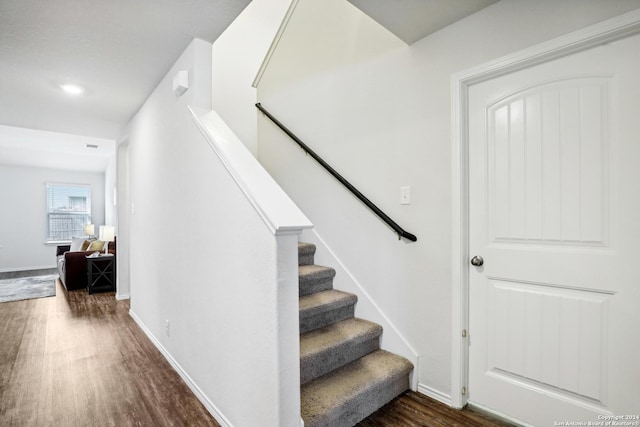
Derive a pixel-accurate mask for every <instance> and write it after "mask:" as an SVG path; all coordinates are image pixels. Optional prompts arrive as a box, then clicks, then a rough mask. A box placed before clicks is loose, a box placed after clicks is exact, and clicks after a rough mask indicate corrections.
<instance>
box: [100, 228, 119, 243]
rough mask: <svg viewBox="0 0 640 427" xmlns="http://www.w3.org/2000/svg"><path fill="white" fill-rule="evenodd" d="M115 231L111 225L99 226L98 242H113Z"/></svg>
mask: <svg viewBox="0 0 640 427" xmlns="http://www.w3.org/2000/svg"><path fill="white" fill-rule="evenodd" d="M115 234H116V230H115V227H114V226H112V225H101V226H100V236H99V237H98V240H102V241H103V242H113V241H114V240H115Z"/></svg>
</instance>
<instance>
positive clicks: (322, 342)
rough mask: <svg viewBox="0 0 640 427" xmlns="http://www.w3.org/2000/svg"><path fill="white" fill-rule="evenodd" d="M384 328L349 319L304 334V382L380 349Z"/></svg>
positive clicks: (301, 347) (302, 353)
mask: <svg viewBox="0 0 640 427" xmlns="http://www.w3.org/2000/svg"><path fill="white" fill-rule="evenodd" d="M381 334H382V327H381V326H380V325H378V324H376V323H373V322H369V321H368V320H363V319H356V318H351V319H346V320H343V321H341V322H338V323H333V324H331V325H329V326H325V327H324V328H320V329H316V330H314V331H311V332H308V333H306V334H302V335H301V336H300V383H301V384H304V383H307V382H309V381H311V380H314V379H316V378H318V377H320V376H321V375H324V374H326V373H327V372H330V371H332V370H334V369H337V368H340V367H341V366H344V365H346V364H347V363H350V362H353V361H354V360H356V359H358V358H359V357H362V356H364V355H366V354H368V353H371V352H372V351H375V350H378V349H379V348H380V335H381Z"/></svg>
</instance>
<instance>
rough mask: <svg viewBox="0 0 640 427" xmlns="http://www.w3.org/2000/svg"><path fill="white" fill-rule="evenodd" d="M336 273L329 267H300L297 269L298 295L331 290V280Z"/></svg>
mask: <svg viewBox="0 0 640 427" xmlns="http://www.w3.org/2000/svg"><path fill="white" fill-rule="evenodd" d="M335 275H336V271H335V270H334V269H333V268H331V267H324V266H321V265H313V264H311V265H309V264H307V265H301V266H299V267H298V277H299V279H298V284H299V295H300V296H303V295H308V294H311V293H314V292H320V291H326V290H328V289H332V288H333V278H334V277H335Z"/></svg>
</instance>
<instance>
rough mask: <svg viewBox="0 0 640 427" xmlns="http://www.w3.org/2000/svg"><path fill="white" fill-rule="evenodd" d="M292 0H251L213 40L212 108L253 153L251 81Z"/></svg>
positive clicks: (254, 125)
mask: <svg viewBox="0 0 640 427" xmlns="http://www.w3.org/2000/svg"><path fill="white" fill-rule="evenodd" d="M289 3H291V0H253V1H252V2H251V3H250V4H249V5H248V6H247V7H246V8H245V9H244V10H243V11H242V13H241V14H240V15H239V16H238V17H237V18H236V19H235V20H234V21H233V23H232V24H231V25H230V26H229V27H228V28H227V29H226V30H225V32H224V33H223V34H222V35H221V36H220V37H219V38H218V39H217V40H216V41H215V42H214V43H213V99H212V102H213V109H214V110H215V111H216V112H217V113H218V114H219V115H220V117H222V119H223V120H224V121H225V122H226V123H227V124H228V125H229V126H230V127H231V128H232V129H233V130H234V132H235V133H236V134H237V135H238V137H239V138H240V140H241V141H242V142H243V143H244V144H245V145H246V147H247V148H248V149H249V151H250V152H251V153H253V155H254V156H255V155H256V153H257V141H258V137H257V110H256V108H255V106H254V105H255V103H256V102H257V94H256V89H255V88H254V87H252V83H253V81H254V79H255V78H256V75H257V74H258V70H259V69H260V66H261V65H262V61H263V60H264V58H265V55H266V54H267V51H268V50H269V47H270V45H271V42H272V41H273V39H274V37H275V35H276V33H277V31H278V28H279V27H280V24H281V22H282V19H283V18H284V16H285V14H286V11H287V8H288V7H289Z"/></svg>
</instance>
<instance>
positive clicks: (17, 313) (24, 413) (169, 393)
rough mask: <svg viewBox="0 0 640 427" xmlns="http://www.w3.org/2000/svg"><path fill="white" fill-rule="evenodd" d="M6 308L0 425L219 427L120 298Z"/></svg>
mask: <svg viewBox="0 0 640 427" xmlns="http://www.w3.org/2000/svg"><path fill="white" fill-rule="evenodd" d="M56 294H57V295H56V296H55V297H52V298H39V299H31V300H25V301H15V302H6V303H1V304H0V425H2V426H20V427H26V426H65V427H67V426H69V427H73V426H78V427H80V426H82V427H86V426H100V427H102V426H144V427H146V426H218V424H217V423H216V422H215V420H214V419H213V417H211V415H210V414H209V413H208V412H207V411H206V409H205V408H204V407H203V406H202V404H201V403H200V402H199V401H198V400H197V399H196V397H195V396H194V395H193V394H192V393H191V391H190V390H189V389H188V387H187V386H186V384H185V383H184V382H183V381H182V379H181V378H180V377H179V376H178V374H177V373H176V372H175V371H174V370H173V368H171V366H170V365H169V363H168V362H167V361H166V360H165V359H164V358H163V357H162V355H161V354H160V352H159V351H158V350H157V349H156V348H155V347H154V346H153V344H152V343H151V342H150V341H149V340H148V339H147V337H146V336H145V335H144V333H143V332H142V331H141V330H140V328H138V326H137V325H136V324H135V322H134V321H133V320H132V319H131V317H130V316H129V314H128V311H129V303H128V301H116V299H115V296H114V293H112V292H111V293H104V294H93V295H88V294H87V292H86V291H84V290H77V291H71V292H66V291H65V290H64V289H63V288H62V285H61V284H60V282H59V281H58V283H57V287H56Z"/></svg>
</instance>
